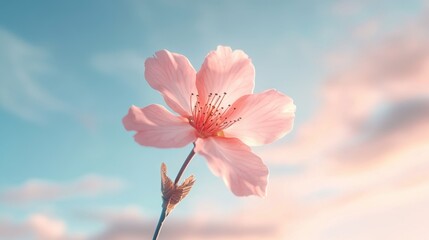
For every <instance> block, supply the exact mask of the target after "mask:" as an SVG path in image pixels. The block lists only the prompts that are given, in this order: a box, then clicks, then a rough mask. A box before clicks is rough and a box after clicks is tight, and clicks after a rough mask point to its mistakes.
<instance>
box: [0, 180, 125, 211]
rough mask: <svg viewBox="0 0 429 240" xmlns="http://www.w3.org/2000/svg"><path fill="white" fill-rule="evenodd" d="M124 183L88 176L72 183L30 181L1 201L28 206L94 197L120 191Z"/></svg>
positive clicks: (0, 196)
mask: <svg viewBox="0 0 429 240" xmlns="http://www.w3.org/2000/svg"><path fill="white" fill-rule="evenodd" d="M123 186H124V182H123V181H121V180H120V179H116V178H107V177H103V176H98V175H87V176H84V177H81V178H79V179H77V180H75V181H73V182H70V183H62V184H60V183H55V182H48V181H42V180H35V179H32V180H29V181H27V182H26V183H24V184H23V185H21V186H18V187H12V188H9V189H6V190H4V191H3V192H1V193H0V201H1V202H4V203H9V204H26V203H32V202H39V201H54V200H60V199H65V198H71V197H92V196H97V195H100V194H104V193H109V192H114V191H117V190H120V189H121V188H122V187H123Z"/></svg>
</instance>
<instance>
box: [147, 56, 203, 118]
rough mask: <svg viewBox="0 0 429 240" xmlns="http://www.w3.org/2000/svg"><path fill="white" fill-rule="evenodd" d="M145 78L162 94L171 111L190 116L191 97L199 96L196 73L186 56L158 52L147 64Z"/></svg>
mask: <svg viewBox="0 0 429 240" xmlns="http://www.w3.org/2000/svg"><path fill="white" fill-rule="evenodd" d="M145 78H146V80H147V82H148V83H149V85H150V86H151V87H152V88H154V89H156V90H158V91H159V92H161V94H162V95H163V97H164V100H165V102H166V103H167V104H168V106H170V107H171V109H173V110H174V111H175V112H177V113H178V114H180V115H182V116H184V117H188V116H190V112H191V106H190V96H191V93H195V94H197V89H196V86H195V78H196V71H195V69H194V68H193V67H192V65H191V63H190V62H189V60H188V59H187V58H186V57H185V56H183V55H180V54H177V53H171V52H169V51H167V50H161V51H158V52H156V53H155V56H154V57H152V58H148V59H147V60H146V62H145Z"/></svg>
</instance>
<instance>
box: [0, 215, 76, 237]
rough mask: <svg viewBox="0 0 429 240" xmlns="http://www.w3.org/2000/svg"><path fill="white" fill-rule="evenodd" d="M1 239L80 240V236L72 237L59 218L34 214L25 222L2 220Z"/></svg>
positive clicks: (0, 220)
mask: <svg viewBox="0 0 429 240" xmlns="http://www.w3.org/2000/svg"><path fill="white" fill-rule="evenodd" d="M0 237H1V238H2V239H11V240H12V239H40V240H42V239H43V240H59V239H61V240H78V239H83V238H81V237H79V236H70V235H68V233H67V229H66V224H65V223H64V222H63V221H62V220H60V219H57V218H54V217H51V216H47V215H44V214H39V213H36V214H32V215H30V216H29V217H28V218H27V219H26V220H25V221H23V222H15V221H11V220H7V219H0Z"/></svg>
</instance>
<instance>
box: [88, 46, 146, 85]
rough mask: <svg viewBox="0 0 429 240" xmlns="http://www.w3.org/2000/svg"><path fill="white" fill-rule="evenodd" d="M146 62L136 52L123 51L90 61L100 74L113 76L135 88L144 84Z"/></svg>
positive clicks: (99, 56) (100, 55) (99, 55)
mask: <svg viewBox="0 0 429 240" xmlns="http://www.w3.org/2000/svg"><path fill="white" fill-rule="evenodd" d="M144 61H145V58H144V57H143V56H140V55H138V54H136V53H135V51H127V50H122V51H118V52H112V53H104V54H98V55H94V56H93V57H92V58H91V59H90V64H91V66H92V67H94V68H95V69H96V70H97V71H99V72H100V73H103V74H105V75H109V76H113V77H115V78H118V79H120V80H121V81H123V82H125V83H128V84H130V85H132V86H133V87H135V86H136V85H137V86H140V85H139V84H140V83H141V82H144V81H143V76H144Z"/></svg>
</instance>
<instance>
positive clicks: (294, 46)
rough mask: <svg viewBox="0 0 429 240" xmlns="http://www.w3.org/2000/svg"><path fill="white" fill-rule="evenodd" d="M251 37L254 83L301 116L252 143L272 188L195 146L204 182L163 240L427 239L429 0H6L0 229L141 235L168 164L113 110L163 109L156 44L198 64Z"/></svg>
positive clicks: (7, 233) (0, 30) (23, 234)
mask: <svg viewBox="0 0 429 240" xmlns="http://www.w3.org/2000/svg"><path fill="white" fill-rule="evenodd" d="M220 44H221V45H227V46H231V47H232V48H233V49H242V50H244V51H245V52H246V53H247V54H248V55H249V56H250V57H251V58H252V61H253V63H254V65H255V68H256V88H255V91H256V92H261V91H263V90H265V89H268V88H276V89H278V90H280V91H282V92H284V93H286V94H287V95H289V96H291V97H292V98H293V99H294V101H295V103H296V105H297V113H296V121H295V126H294V130H293V132H292V133H291V134H289V135H287V136H286V137H285V138H284V139H282V140H280V141H278V142H276V143H274V144H271V145H268V146H263V147H258V148H254V151H255V152H256V153H257V154H258V155H260V156H261V157H262V159H263V160H264V161H265V163H266V164H267V165H268V166H269V169H270V179H269V180H270V182H269V186H268V196H267V197H266V198H265V199H261V198H257V197H248V198H237V197H235V196H233V194H232V193H231V192H230V191H229V190H228V189H227V188H226V187H225V185H224V183H223V182H222V180H221V179H219V178H217V177H215V176H213V175H212V174H211V173H210V171H209V169H208V167H207V166H206V163H205V160H204V159H203V158H202V157H200V156H197V157H196V158H195V159H194V160H193V162H192V163H191V165H190V167H189V168H188V169H187V171H186V172H185V176H187V175H191V174H194V175H195V176H196V178H197V182H196V185H195V187H194V188H193V190H192V191H191V193H190V195H189V197H188V198H186V199H185V200H184V201H183V202H182V203H181V204H179V206H178V207H177V208H176V209H175V211H174V212H173V213H172V215H171V216H170V217H169V218H167V221H166V222H165V225H164V229H163V231H162V232H161V236H160V239H187V240H194V239H195V240H197V239H209V240H214V239H222V240H229V239H231V240H232V239H234V240H239V239H246V240H256V239H276V240H281V239H294V240H303V239H308V240H313V239H326V240H328V239H329V240H335V239H338V240H343V239H348V240H353V239H359V240H360V239H365V240H368V239H398V240H399V239H427V238H428V236H429V230H428V222H429V207H428V204H427V203H428V202H429V174H428V173H429V2H428V1H423V0H410V1H391V0H389V1H387V0H386V1H384V0H381V1H370V0H368V1H366V0H362V1H351V0H336V1H244V0H238V1H226V0H225V1H190V0H184V1H167V0H162V1H131V0H127V1H101V0H98V1H97V0H94V1H83V0H78V1H30V0H28V1H26V0H22V1H1V2H0V239H43V240H45V239H46V240H57V239H85V240H87V239H100V240H113V239H118V240H119V239H125V240H128V239H149V238H150V237H151V235H152V233H153V230H154V228H155V225H156V221H157V220H158V216H159V213H160V210H161V198H160V174H159V169H160V165H161V162H165V163H166V164H167V165H168V167H169V174H170V175H171V176H173V177H174V176H175V174H176V173H177V171H178V169H179V168H180V166H181V164H182V162H183V161H184V159H185V157H186V156H187V154H188V152H189V151H190V149H191V147H192V146H191V145H189V146H187V147H185V148H183V149H155V148H147V147H141V146H139V145H138V144H136V143H135V142H134V140H133V138H132V135H133V134H132V133H130V132H126V131H125V129H124V128H123V126H122V123H121V119H122V117H123V116H124V115H125V114H126V113H127V111H128V108H129V107H130V106H131V105H132V104H134V105H137V106H141V107H143V106H145V105H148V104H151V103H159V104H163V105H165V103H164V102H163V100H162V98H161V97H160V96H159V93H158V92H156V91H154V90H153V89H151V88H150V87H149V85H148V84H147V83H146V81H145V80H144V68H143V64H144V60H145V59H146V58H148V57H150V56H152V55H153V54H154V53H155V52H156V51H157V50H160V49H168V50H170V51H172V52H178V53H181V54H184V55H186V56H187V57H188V58H189V60H190V61H191V63H192V64H193V66H194V67H195V68H196V69H197V70H198V69H199V67H200V65H201V64H202V62H203V60H204V57H205V56H206V54H207V53H208V52H209V51H211V50H213V49H215V48H216V46H217V45H220Z"/></svg>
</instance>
